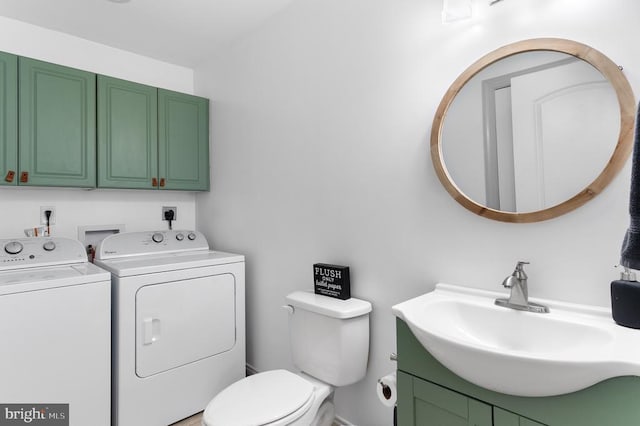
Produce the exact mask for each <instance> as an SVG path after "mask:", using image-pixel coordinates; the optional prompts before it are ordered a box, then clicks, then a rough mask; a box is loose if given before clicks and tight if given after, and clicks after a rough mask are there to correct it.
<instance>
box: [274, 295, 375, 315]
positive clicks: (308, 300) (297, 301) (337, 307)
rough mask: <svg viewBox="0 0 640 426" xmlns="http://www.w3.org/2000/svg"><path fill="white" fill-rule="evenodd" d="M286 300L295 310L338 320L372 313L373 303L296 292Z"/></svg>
mask: <svg viewBox="0 0 640 426" xmlns="http://www.w3.org/2000/svg"><path fill="white" fill-rule="evenodd" d="M285 299H286V301H287V303H288V304H289V305H291V306H293V307H294V308H300V309H304V310H306V311H310V312H315V313H317V314H320V315H326V316H328V317H333V318H338V319H347V318H354V317H359V316H361V315H365V314H368V313H369V312H371V303H369V302H367V301H365V300H360V299H356V298H353V297H352V298H350V299H347V300H342V299H336V298H335V297H328V296H323V295H321V294H315V293H311V292H308V291H294V292H293V293H291V294H289V295H288V296H287V297H286V298H285Z"/></svg>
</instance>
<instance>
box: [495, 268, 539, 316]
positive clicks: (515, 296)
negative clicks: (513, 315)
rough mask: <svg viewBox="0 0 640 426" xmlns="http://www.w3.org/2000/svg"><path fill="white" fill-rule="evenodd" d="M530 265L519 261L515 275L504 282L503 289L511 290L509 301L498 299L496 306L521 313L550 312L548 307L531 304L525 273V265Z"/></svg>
mask: <svg viewBox="0 0 640 426" xmlns="http://www.w3.org/2000/svg"><path fill="white" fill-rule="evenodd" d="M528 264H529V262H522V261H519V262H518V264H517V265H516V269H514V271H513V273H512V274H511V275H509V276H508V277H507V278H505V279H504V281H502V285H503V287H505V288H509V289H511V294H510V295H509V298H508V299H506V298H500V299H496V301H495V304H496V305H498V306H504V307H505V308H511V309H516V310H519V311H529V312H538V313H547V312H549V308H548V307H546V306H544V305H540V304H538V303H533V302H529V289H528V287H527V278H528V277H527V274H526V273H525V272H524V265H528Z"/></svg>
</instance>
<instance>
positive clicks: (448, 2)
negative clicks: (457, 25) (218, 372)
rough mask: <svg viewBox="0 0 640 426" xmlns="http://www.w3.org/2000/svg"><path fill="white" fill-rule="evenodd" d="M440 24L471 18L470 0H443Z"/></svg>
mask: <svg viewBox="0 0 640 426" xmlns="http://www.w3.org/2000/svg"><path fill="white" fill-rule="evenodd" d="M443 1H444V4H443V6H442V23H443V24H447V23H449V22H454V21H459V20H461V19H468V18H471V15H472V8H471V0H443Z"/></svg>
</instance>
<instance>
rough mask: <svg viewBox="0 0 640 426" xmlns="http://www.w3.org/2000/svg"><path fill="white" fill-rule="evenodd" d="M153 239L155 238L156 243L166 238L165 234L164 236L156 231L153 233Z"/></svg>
mask: <svg viewBox="0 0 640 426" xmlns="http://www.w3.org/2000/svg"><path fill="white" fill-rule="evenodd" d="M151 239H152V240H153V242H155V243H161V242H162V241H163V240H164V236H163V235H162V234H161V233H159V232H156V233H155V234H153V235H152V236H151Z"/></svg>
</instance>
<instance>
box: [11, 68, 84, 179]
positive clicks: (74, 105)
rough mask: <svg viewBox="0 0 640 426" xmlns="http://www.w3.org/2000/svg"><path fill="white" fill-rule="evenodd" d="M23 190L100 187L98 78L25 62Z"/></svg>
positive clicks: (21, 100)
mask: <svg viewBox="0 0 640 426" xmlns="http://www.w3.org/2000/svg"><path fill="white" fill-rule="evenodd" d="M18 87H19V105H20V106H19V112H20V113H19V132H20V133H19V164H20V167H19V172H20V176H19V181H20V183H19V184H20V185H37V186H66V187H85V188H93V187H95V186H96V76H95V74H92V73H89V72H85V71H81V70H77V69H73V68H68V67H63V66H60V65H54V64H50V63H46V62H41V61H36V60H34V59H29V58H22V57H21V58H19V84H18Z"/></svg>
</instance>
